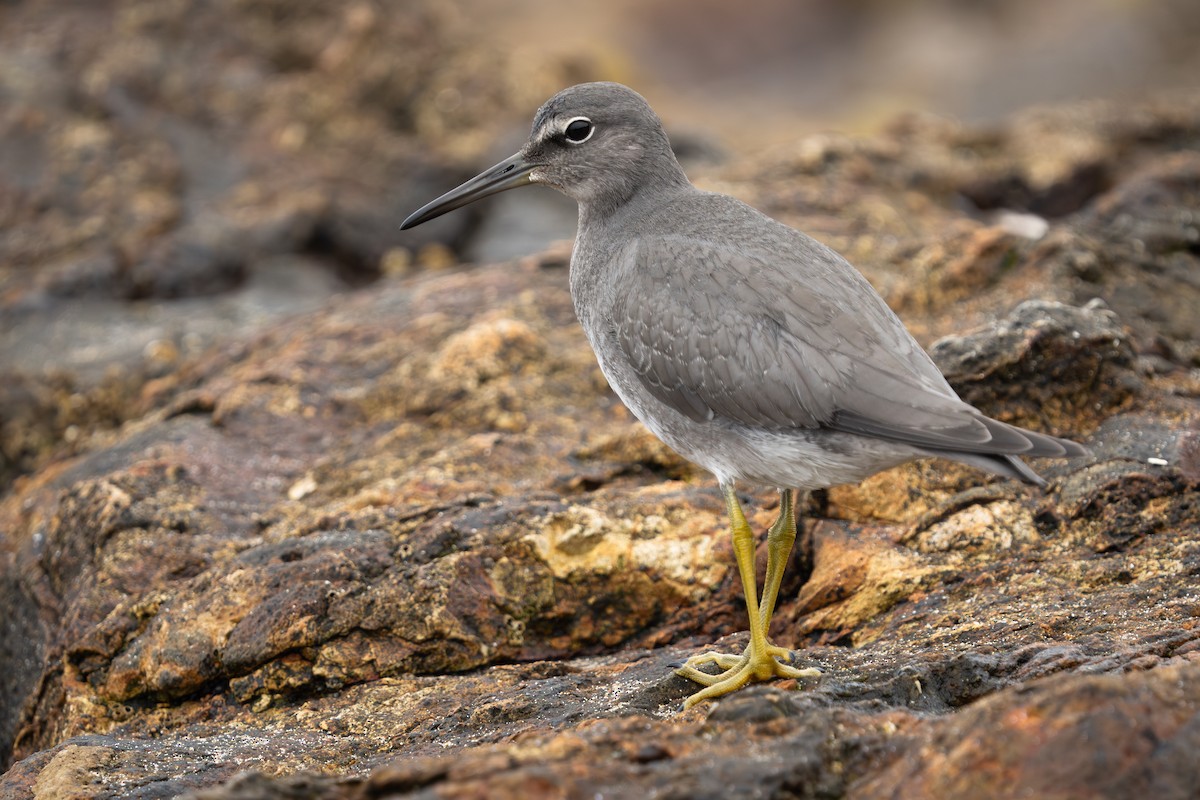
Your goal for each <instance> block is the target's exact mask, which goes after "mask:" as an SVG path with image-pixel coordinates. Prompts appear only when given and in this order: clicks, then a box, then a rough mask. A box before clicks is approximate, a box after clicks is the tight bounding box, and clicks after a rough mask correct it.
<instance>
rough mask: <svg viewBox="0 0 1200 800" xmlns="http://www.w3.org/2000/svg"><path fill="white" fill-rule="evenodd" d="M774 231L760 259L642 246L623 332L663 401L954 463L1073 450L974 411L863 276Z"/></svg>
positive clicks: (622, 312)
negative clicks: (942, 454) (952, 457)
mask: <svg viewBox="0 0 1200 800" xmlns="http://www.w3.org/2000/svg"><path fill="white" fill-rule="evenodd" d="M763 219H764V222H766V220H765V218H763ZM769 224H770V225H771V226H777V228H781V229H782V231H786V233H783V232H781V231H780V230H778V229H777V228H776V227H772V228H770V229H768V230H769V233H770V234H771V235H770V236H764V237H763V238H764V240H765V245H764V246H762V247H757V248H746V247H739V248H737V249H734V248H731V247H729V246H727V245H725V244H723V243H722V242H717V241H711V240H709V241H704V240H701V239H697V238H695V237H684V236H678V237H677V236H655V237H648V238H642V239H640V240H639V241H638V242H637V243H636V250H635V251H634V252H633V254H632V258H633V261H634V263H633V264H631V267H632V269H630V270H628V271H626V272H625V277H626V281H627V285H626V286H624V287H622V291H620V292H619V293H618V295H617V300H616V303H615V305H614V308H613V325H614V328H615V332H616V335H617V340H618V342H619V343H620V346H621V348H622V350H623V351H624V353H625V355H626V356H627V357H628V360H629V363H630V364H631V365H632V367H633V370H634V372H635V373H636V374H637V376H638V378H639V379H640V380H641V382H642V383H643V385H644V386H645V388H646V389H647V390H648V391H649V392H650V393H651V394H653V395H654V396H655V397H656V398H658V399H659V400H660V401H662V402H663V403H666V404H667V405H669V406H671V407H672V408H674V409H676V410H677V411H679V412H680V413H682V414H684V415H686V416H688V417H690V418H692V419H695V420H701V421H704V420H714V419H717V418H721V419H724V420H727V421H732V422H735V423H741V424H743V425H747V426H751V427H758V428H767V429H771V430H787V429H796V428H817V427H826V428H830V429H834V430H842V431H847V432H853V433H860V434H865V435H869V436H875V437H879V438H884V439H891V440H894V441H899V442H904V443H907V444H912V445H916V446H920V447H927V448H930V449H937V450H945V451H965V452H981V453H1029V454H1034V453H1036V452H1038V451H1040V450H1042V449H1044V448H1047V447H1048V448H1049V449H1050V450H1055V451H1057V450H1061V448H1060V447H1058V446H1057V445H1053V444H1052V443H1054V442H1056V441H1057V440H1055V439H1053V438H1052V437H1044V436H1041V435H1040V434H1032V433H1028V434H1027V433H1026V432H1024V431H1021V430H1019V429H1017V428H1014V427H1012V426H1009V425H1006V424H1004V423H1001V422H997V421H995V420H991V419H989V418H987V417H985V416H984V415H983V414H981V413H980V412H979V411H977V410H976V409H974V408H973V407H971V406H969V405H967V404H966V403H964V402H962V401H961V400H960V399H959V398H958V397H957V395H955V393H954V391H953V389H951V388H950V386H949V384H948V383H946V380H945V378H944V377H943V376H942V374H941V372H940V371H939V370H938V369H937V367H936V366H935V365H934V363H933V362H932V360H930V358H929V356H928V355H927V354H926V353H925V351H924V350H922V349H921V348H920V346H919V345H918V344H917V343H916V341H915V340H914V339H913V338H912V336H911V335H910V334H909V333H908V331H907V330H906V329H905V328H904V326H903V324H902V323H901V322H900V320H899V319H898V318H897V317H896V315H895V314H893V313H892V311H891V310H890V309H889V308H888V307H887V305H886V304H885V303H884V302H883V300H882V298H880V297H879V295H878V294H877V293H876V292H875V290H874V289H873V288H872V287H871V286H870V284H869V283H867V281H866V279H865V278H863V277H862V275H861V274H860V273H859V272H858V271H857V270H855V269H854V268H853V267H851V266H850V265H849V264H847V263H846V262H845V261H844V260H843V259H842V258H841V257H840V256H838V255H837V254H836V253H834V252H833V251H832V250H830V249H829V248H827V247H825V246H824V245H821V244H820V243H819V242H816V241H815V240H813V239H810V238H809V237H807V236H804V235H803V234H801V233H799V232H797V231H793V230H792V229H790V228H785V227H783V226H778V224H777V223H769ZM772 240H774V241H772ZM772 245H773V246H772ZM1040 440H1045V442H1041V441H1040ZM1047 454H1050V453H1047ZM1058 454H1061V453H1058Z"/></svg>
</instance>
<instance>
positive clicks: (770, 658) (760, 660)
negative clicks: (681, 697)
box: [677, 484, 821, 708]
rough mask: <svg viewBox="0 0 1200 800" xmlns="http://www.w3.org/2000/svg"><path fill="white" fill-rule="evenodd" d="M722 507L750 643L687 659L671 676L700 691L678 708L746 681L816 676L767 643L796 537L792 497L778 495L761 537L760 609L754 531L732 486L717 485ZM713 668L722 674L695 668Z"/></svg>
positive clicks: (722, 692) (731, 690) (723, 692)
mask: <svg viewBox="0 0 1200 800" xmlns="http://www.w3.org/2000/svg"><path fill="white" fill-rule="evenodd" d="M721 491H722V492H723V493H724V494H725V503H726V505H728V507H729V521H730V526H731V528H732V531H733V553H734V556H735V558H736V559H737V565H738V572H739V573H740V574H741V578H742V592H743V593H744V594H745V596H746V611H747V612H748V615H749V617H750V644H749V645H748V646H747V647H746V650H745V652H744V653H742V654H741V655H740V656H738V655H729V654H723V653H716V652H708V653H702V654H700V655H697V656H693V657H692V658H689V659H688V660H687V662H686V663H685V664H684V666H683V667H682V668H681V669H679V670H678V671H677V672H678V674H679V675H682V676H683V677H685V678H689V679H690V680H693V681H696V682H697V683H702V684H704V685H705V686H706V688H704V689H701V690H700V691H699V692H696V693H695V694H694V695H692V696H691V697H689V698H688V699H687V700H685V701H684V703H683V707H684V708H690V707H692V706H694V705H695V704H696V703H699V702H701V701H703V700H710V699H712V698H714V697H720V696H721V695H724V694H728V693H729V692H733V691H736V690H738V689H740V688H742V687H743V686H745V685H746V684H747V683H749V682H750V681H766V680H771V679H772V678H804V677H809V676H812V675H820V674H821V673H820V671H819V670H815V669H803V670H802V669H796V668H795V667H792V666H789V665H788V664H782V663H780V662H779V660H778V659H780V658H786V659H788V660H791V655H792V654H791V651H789V650H787V649H786V648H783V647H776V646H775V645H772V644H771V643H770V642H769V641H768V640H767V628H768V626H769V625H770V623H771V615H772V614H773V613H774V611H775V602H776V600H777V598H778V596H779V585H780V583H781V582H782V581H783V568H784V566H785V565H786V564H787V558H788V555H789V554H790V553H791V550H792V543H793V542H794V541H795V539H796V520H795V511H794V509H793V506H792V493H791V491H790V490H784V491H783V492H782V494H781V501H780V508H779V519H778V520H777V521H776V522H775V524H774V525H772V526H771V529H770V532H769V533H768V536H767V578H766V585H765V586H764V588H763V597H762V600H763V602H762V606H761V608H760V606H759V602H758V586H757V581H756V579H755V575H754V533H753V531H751V530H750V524H749V523H748V522H746V516H745V515H744V514H743V513H742V507H741V505H740V504H739V503H738V500H737V495H736V494H734V491H733V486H732V485H730V484H725V485H722V486H721ZM704 664H716V665H717V667H718V668H720V669H721V670H722V672H720V673H718V674H716V675H710V674H709V673H706V672H701V671H700V670H699V669H698V667H700V666H701V665H704Z"/></svg>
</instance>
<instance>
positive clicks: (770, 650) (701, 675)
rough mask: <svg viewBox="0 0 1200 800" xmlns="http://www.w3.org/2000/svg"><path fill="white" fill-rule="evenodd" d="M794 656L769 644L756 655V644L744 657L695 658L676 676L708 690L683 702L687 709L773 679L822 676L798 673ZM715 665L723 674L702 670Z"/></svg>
mask: <svg viewBox="0 0 1200 800" xmlns="http://www.w3.org/2000/svg"><path fill="white" fill-rule="evenodd" d="M794 660H795V655H794V654H793V653H792V651H791V650H788V649H787V648H786V647H777V646H775V645H773V644H768V645H767V647H766V650H765V651H764V652H762V653H758V652H755V649H754V646H753V644H751V645H749V646H747V647H746V650H745V652H743V653H742V654H741V655H733V654H730V653H717V652H713V651H709V652H707V653H700V654H699V655H694V656H692V657H691V658H689V659H688V660H687V661H685V662H684V664H683V666H682V667H680V668H679V669H677V670H676V671H675V674H676V675H679V676H681V677H684V678H687V679H688V680H692V681H695V682H696V683H702V684H704V686H705V688H704V689H701V690H700V691H698V692H696V693H695V694H694V695H692V696H691V697H689V698H688V699H687V700H684V701H683V707H684V708H685V709H687V708H691V707H692V706H694V705H696V703H699V702H702V701H704V700H711V699H713V698H714V697H720V696H722V695H725V694H729V693H730V692H733V691H737V690H738V689H740V688H742V687H743V686H745V685H746V684H747V683H750V682H751V681H769V680H772V679H774V678H811V677H814V676H816V675H820V674H821V671H820V670H819V669H814V668H812V667H809V668H807V669H798V668H796V667H793V666H792V665H791V662H792V661H794ZM707 664H716V665H717V668H718V669H720V670H721V671H720V672H718V673H716V674H712V673H708V672H703V671H702V670H701V669H700V667H702V666H705V665H707Z"/></svg>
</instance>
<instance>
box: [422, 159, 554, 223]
mask: <svg viewBox="0 0 1200 800" xmlns="http://www.w3.org/2000/svg"><path fill="white" fill-rule="evenodd" d="M537 166H538V165H537V164H531V163H529V162H528V161H527V160H526V159H525V156H523V155H521V154H520V153H517V154H516V155H513V156H509V157H508V158H506V159H504V160H503V161H501V162H500V163H499V164H497V165H496V166H494V167H492V168H491V169H487V170H484V171H483V172H481V173H480V174H478V175H476V176H475V177H474V178H471V180H469V181H467V182H466V183H464V184H463V185H462V186H459V187H458V188H457V189H451V190H450V191H448V192H446V193H445V194H444V195H442V196H441V197H439V198H438V199H437V200H434V201H433V202H432V203H428V204H426V205H424V206H422V207H421V208H419V209H417V210H416V211H414V212H413V213H412V214H410V215H409V217H408V219H406V220H404V222H403V223H401V224H400V230H408V229H409V228H412V227H415V226H417V225H420V224H421V223H422V222H428V221H429V220H431V219H433V218H434V217H440V216H441V215H442V214H445V213H446V212H447V211H453V210H454V209H456V208H462V207H463V206H465V205H467V204H468V203H473V202H475V201H476V200H479V199H480V198H483V197H487V196H489V195H493V194H496V193H497V192H503V191H504V190H506V189H515V188H516V187H518V186H524V185H526V184H527V183H529V182H530V181H529V173H530V172H532V171H533V170H534V169H535V168H536V167H537Z"/></svg>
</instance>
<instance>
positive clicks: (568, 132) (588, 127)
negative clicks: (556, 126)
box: [563, 117, 596, 144]
mask: <svg viewBox="0 0 1200 800" xmlns="http://www.w3.org/2000/svg"><path fill="white" fill-rule="evenodd" d="M594 130H596V129H595V127H593V126H592V121H591V120H590V119H588V118H587V117H576V118H575V119H573V120H571V121H570V122H568V123H567V127H566V128H564V129H563V135H564V136H566V137H567V141H568V142H571V143H573V144H580V143H582V142H586V141H587V140H588V139H590V138H591V136H592V131H594Z"/></svg>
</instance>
